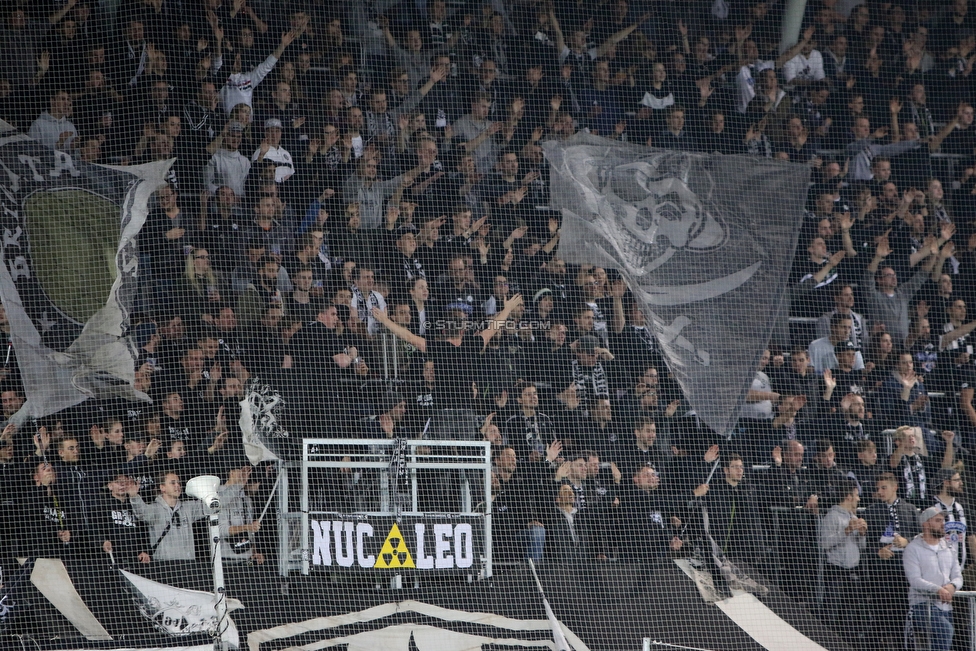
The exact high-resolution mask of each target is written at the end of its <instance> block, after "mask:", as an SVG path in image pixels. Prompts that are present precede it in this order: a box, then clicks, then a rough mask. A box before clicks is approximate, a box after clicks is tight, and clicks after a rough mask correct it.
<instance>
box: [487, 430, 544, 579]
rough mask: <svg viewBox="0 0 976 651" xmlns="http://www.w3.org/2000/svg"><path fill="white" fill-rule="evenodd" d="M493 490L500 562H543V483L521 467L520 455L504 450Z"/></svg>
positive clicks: (494, 539) (494, 532) (494, 530)
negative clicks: (540, 500)
mask: <svg viewBox="0 0 976 651" xmlns="http://www.w3.org/2000/svg"><path fill="white" fill-rule="evenodd" d="M493 479H495V480H496V481H493V482H492V484H493V486H492V488H493V489H494V495H493V496H492V506H491V510H492V542H493V549H494V553H495V556H494V558H495V559H497V560H499V561H503V562H504V561H509V562H521V561H522V560H523V559H524V558H525V557H526V556H529V557H530V558H532V560H533V561H536V562H538V561H540V560H542V550H543V545H544V544H545V540H546V531H545V525H543V524H542V522H541V521H540V520H539V516H538V508H537V505H536V498H537V493H538V489H539V483H538V481H537V480H535V478H533V477H530V476H527V475H526V474H525V473H524V472H523V471H522V469H521V468H519V467H518V456H517V455H516V453H515V450H514V449H513V448H511V447H504V448H502V449H501V450H499V452H498V454H497V455H496V456H495V472H494V476H493Z"/></svg>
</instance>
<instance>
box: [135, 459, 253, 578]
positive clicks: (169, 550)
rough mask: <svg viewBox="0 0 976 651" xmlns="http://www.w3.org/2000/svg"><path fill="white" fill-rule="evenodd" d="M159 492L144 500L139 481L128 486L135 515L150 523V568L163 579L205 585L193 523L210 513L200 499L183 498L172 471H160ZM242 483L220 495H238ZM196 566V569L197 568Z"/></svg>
mask: <svg viewBox="0 0 976 651" xmlns="http://www.w3.org/2000/svg"><path fill="white" fill-rule="evenodd" d="M157 484H158V486H159V495H157V496H156V500H155V501H154V502H153V503H152V504H146V503H145V502H144V501H143V499H142V497H141V496H140V495H139V484H138V483H136V482H132V483H131V484H130V485H129V486H128V487H127V492H128V493H129V504H130V505H131V507H132V512H133V513H135V516H136V518H138V519H139V520H142V521H143V522H146V523H148V524H149V540H150V541H151V542H152V551H151V556H152V569H153V570H154V571H153V574H154V575H155V578H157V579H159V580H161V581H163V582H164V583H181V584H183V585H184V586H185V587H192V588H199V589H206V586H207V583H208V581H209V579H210V573H209V572H206V571H205V570H204V569H203V568H202V567H201V568H196V567H195V566H193V565H192V563H193V562H194V561H195V560H196V551H195V549H194V541H193V523H194V522H196V521H197V520H202V519H203V518H205V517H207V515H209V511H208V510H207V507H206V506H205V505H204V504H203V502H200V501H199V500H190V501H183V500H181V499H180V497H181V496H182V495H183V484H182V483H181V482H180V476H179V475H177V474H176V473H175V472H166V473H163V474H162V475H161V476H160V477H159V478H158V479H157ZM242 488H243V486H240V485H237V486H226V487H223V491H222V492H221V494H220V495H221V499H222V500H223V499H224V498H225V496H226V498H227V499H232V498H235V497H237V496H239V494H240V491H241V490H242ZM197 570H199V571H197Z"/></svg>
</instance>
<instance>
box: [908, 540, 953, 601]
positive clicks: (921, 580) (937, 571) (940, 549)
mask: <svg viewBox="0 0 976 651" xmlns="http://www.w3.org/2000/svg"><path fill="white" fill-rule="evenodd" d="M902 563H904V565H905V578H907V579H908V603H909V605H912V606H914V605H915V604H923V603H932V604H934V605H935V606H936V607H937V608H939V609H941V610H952V604H944V603H942V601H940V600H939V597H938V592H939V589H940V588H942V586H944V585H946V584H947V583H951V584H952V585H954V586H956V590H961V589H962V570H961V569H959V558H958V557H957V555H956V553H955V552H954V551H953V550H952V548H951V547H949V544H948V543H947V542H946V541H945V539H944V538H943V539H942V540H940V541H939V544H938V545H936V546H935V548H934V549H933V548H932V546H930V545H929V544H928V543H926V542H925V540H924V539H923V538H922V536H921V535H919V536H916V537H915V539H914V540H912V542H910V543H908V547H906V548H905V554H904V558H903V559H902Z"/></svg>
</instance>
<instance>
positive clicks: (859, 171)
mask: <svg viewBox="0 0 976 651" xmlns="http://www.w3.org/2000/svg"><path fill="white" fill-rule="evenodd" d="M921 145H922V143H921V141H919V140H902V141H900V142H894V143H891V144H890V145H879V144H877V143H875V142H874V140H873V139H871V138H864V139H863V140H855V141H854V142H852V143H851V144H849V145H847V148H846V153H847V155H848V157H849V158H850V168H849V170H848V174H847V177H848V178H850V179H854V180H855V181H870V180H871V179H872V178H873V176H872V174H871V161H872V160H873V159H874V157H875V156H897V155H898V154H904V153H905V152H906V151H911V150H913V149H918V148H919V147H920V146H921Z"/></svg>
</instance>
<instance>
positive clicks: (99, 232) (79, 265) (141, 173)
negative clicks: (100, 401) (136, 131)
mask: <svg viewBox="0 0 976 651" xmlns="http://www.w3.org/2000/svg"><path fill="white" fill-rule="evenodd" d="M170 164H171V163H170V162H165V163H154V164H149V165H142V166H138V167H129V168H113V167H107V166H102V165H91V164H88V163H84V162H82V161H79V160H74V159H72V157H71V156H70V155H69V154H67V153H65V152H60V151H55V150H51V149H47V148H45V147H43V146H42V145H40V144H39V143H37V142H35V141H33V140H32V139H30V138H29V137H27V136H26V135H24V134H21V133H18V132H17V131H16V130H14V129H13V128H12V127H11V126H10V125H9V124H6V123H4V122H2V121H0V207H2V211H0V228H2V230H3V242H2V264H0V299H2V301H3V305H4V307H5V308H6V313H7V319H8V321H9V323H10V330H11V332H10V334H11V339H12V341H13V346H14V351H15V352H16V354H17V361H18V365H19V367H20V371H21V377H22V378H23V382H24V388H25V391H26V394H27V395H26V397H27V401H26V403H25V404H24V407H23V409H21V411H20V413H18V415H17V417H18V419H20V420H22V419H23V418H26V417H28V416H33V417H42V416H46V415H48V414H52V413H55V412H58V411H61V410H62V409H66V408H68V407H71V406H73V405H76V404H79V403H81V402H82V401H84V400H85V399H87V398H89V397H94V398H108V397H119V396H121V397H125V398H129V399H133V400H148V399H149V398H148V396H146V395H145V394H143V393H140V392H137V391H135V389H134V388H133V386H132V384H133V380H134V369H133V362H134V359H135V352H136V351H135V350H134V347H133V346H132V345H131V344H130V342H129V341H127V339H126V338H125V336H124V335H125V330H126V327H127V325H128V318H129V314H130V312H131V310H132V307H133V302H134V299H135V296H136V292H137V285H138V275H137V274H138V266H139V265H138V251H137V248H136V236H137V235H138V233H139V230H140V229H141V228H142V225H143V224H144V223H145V220H146V215H147V211H148V201H149V197H150V195H151V194H152V193H153V191H155V189H156V188H158V187H159V186H160V185H161V184H162V183H163V182H164V181H163V176H164V174H165V173H166V170H167V169H168V168H169V165H170Z"/></svg>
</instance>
